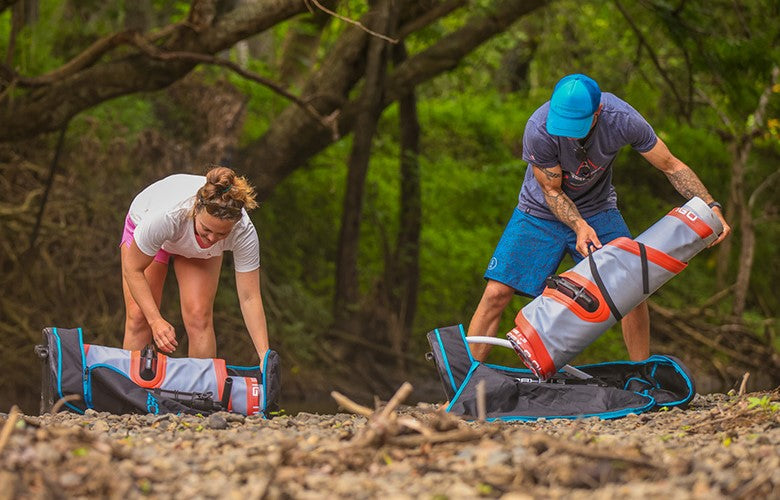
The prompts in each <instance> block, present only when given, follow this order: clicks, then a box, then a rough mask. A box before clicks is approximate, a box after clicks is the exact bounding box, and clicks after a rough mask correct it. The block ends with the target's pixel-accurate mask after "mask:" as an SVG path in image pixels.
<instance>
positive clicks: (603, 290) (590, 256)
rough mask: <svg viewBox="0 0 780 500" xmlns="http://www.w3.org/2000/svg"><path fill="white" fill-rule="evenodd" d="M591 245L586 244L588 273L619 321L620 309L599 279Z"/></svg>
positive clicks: (621, 316) (620, 316) (620, 317)
mask: <svg viewBox="0 0 780 500" xmlns="http://www.w3.org/2000/svg"><path fill="white" fill-rule="evenodd" d="M592 245H593V244H592V243H591V244H589V245H588V263H589V264H590V274H592V275H593V279H594V280H595V281H596V286H597V287H599V291H600V292H601V295H602V297H604V301H605V302H606V303H607V306H609V310H610V311H611V312H612V316H614V317H615V319H616V320H618V321H620V320H621V319H623V315H622V314H620V311H618V308H617V307H616V306H615V303H614V302H613V301H612V297H611V296H610V295H609V292H608V291H607V288H606V287H605V286H604V282H603V281H602V280H601V276H600V275H599V270H598V269H597V268H596V261H594V260H593V251H592V250H591V246H592Z"/></svg>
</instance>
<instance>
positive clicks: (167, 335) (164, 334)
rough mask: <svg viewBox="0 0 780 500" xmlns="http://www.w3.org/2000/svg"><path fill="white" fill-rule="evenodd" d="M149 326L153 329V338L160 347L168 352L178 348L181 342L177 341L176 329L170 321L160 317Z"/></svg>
mask: <svg viewBox="0 0 780 500" xmlns="http://www.w3.org/2000/svg"><path fill="white" fill-rule="evenodd" d="M149 326H150V327H151V329H152V339H153V340H154V343H155V345H157V348H158V349H160V350H161V351H162V352H164V353H167V354H170V353H172V352H173V351H175V350H176V347H177V346H178V345H179V343H178V342H176V331H175V330H174V329H173V326H171V324H170V323H168V322H167V321H165V319H163V318H162V317H160V318H159V319H157V320H155V321H152V322H150V323H149Z"/></svg>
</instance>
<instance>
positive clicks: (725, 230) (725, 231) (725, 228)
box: [708, 207, 731, 248]
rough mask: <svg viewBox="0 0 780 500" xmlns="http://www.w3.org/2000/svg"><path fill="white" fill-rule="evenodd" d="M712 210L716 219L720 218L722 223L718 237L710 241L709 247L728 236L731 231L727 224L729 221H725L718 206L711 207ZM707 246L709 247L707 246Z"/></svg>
mask: <svg viewBox="0 0 780 500" xmlns="http://www.w3.org/2000/svg"><path fill="white" fill-rule="evenodd" d="M712 211H713V212H715V215H717V216H718V219H720V223H721V224H722V225H723V232H722V233H720V236H718V239H717V240H715V241H713V242H712V243H710V247H714V246H715V245H717V244H718V243H720V242H721V241H723V240H725V239H726V236H728V235H729V234H730V233H731V226H729V223H728V222H726V218H725V217H723V212H721V210H720V208H718V207H713V208H712ZM708 248H709V247H708Z"/></svg>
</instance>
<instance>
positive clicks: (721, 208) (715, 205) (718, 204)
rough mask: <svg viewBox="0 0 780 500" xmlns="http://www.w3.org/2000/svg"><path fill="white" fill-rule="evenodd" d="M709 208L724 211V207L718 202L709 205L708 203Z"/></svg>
mask: <svg viewBox="0 0 780 500" xmlns="http://www.w3.org/2000/svg"><path fill="white" fill-rule="evenodd" d="M707 206H708V207H710V208H715V207H718V208H719V209H720V210H721V211H722V210H723V206H722V205H721V204H720V203H718V202H717V201H714V200H713V201H711V202H709V203H707Z"/></svg>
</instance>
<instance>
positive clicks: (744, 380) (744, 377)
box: [739, 372, 750, 396]
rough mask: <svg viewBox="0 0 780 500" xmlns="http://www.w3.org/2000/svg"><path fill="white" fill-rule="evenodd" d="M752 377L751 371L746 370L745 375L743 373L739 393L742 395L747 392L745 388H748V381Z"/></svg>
mask: <svg viewBox="0 0 780 500" xmlns="http://www.w3.org/2000/svg"><path fill="white" fill-rule="evenodd" d="M749 378H750V372H745V374H744V375H742V383H741V384H739V395H740V396H742V395H744V394H745V389H747V381H748V379H749Z"/></svg>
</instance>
